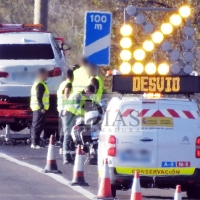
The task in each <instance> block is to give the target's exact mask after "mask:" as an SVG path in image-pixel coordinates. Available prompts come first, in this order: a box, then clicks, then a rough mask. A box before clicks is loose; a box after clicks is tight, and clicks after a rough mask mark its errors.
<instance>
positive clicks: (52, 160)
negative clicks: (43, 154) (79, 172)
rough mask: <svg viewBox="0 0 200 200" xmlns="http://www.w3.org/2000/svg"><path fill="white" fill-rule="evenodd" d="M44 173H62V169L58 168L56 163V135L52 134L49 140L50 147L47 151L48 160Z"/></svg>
mask: <svg viewBox="0 0 200 200" xmlns="http://www.w3.org/2000/svg"><path fill="white" fill-rule="evenodd" d="M43 172H44V173H56V174H62V172H61V171H60V170H58V167H57V163H56V155H55V137H54V135H51V137H50V140H49V147H48V152H47V162H46V166H45V168H44V170H43Z"/></svg>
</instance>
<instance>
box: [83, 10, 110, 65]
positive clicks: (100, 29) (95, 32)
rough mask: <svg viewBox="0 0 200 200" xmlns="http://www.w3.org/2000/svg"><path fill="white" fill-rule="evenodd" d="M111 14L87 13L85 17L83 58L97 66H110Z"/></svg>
mask: <svg viewBox="0 0 200 200" xmlns="http://www.w3.org/2000/svg"><path fill="white" fill-rule="evenodd" d="M111 25H112V14H111V13H109V12H87V13H86V15H85V38H84V50H83V53H84V56H86V57H87V58H88V61H89V62H91V63H93V64H96V65H99V66H108V65H110V45H111Z"/></svg>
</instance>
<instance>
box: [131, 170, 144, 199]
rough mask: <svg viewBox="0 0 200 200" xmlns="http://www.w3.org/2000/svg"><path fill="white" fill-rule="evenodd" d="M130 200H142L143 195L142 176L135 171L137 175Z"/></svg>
mask: <svg viewBox="0 0 200 200" xmlns="http://www.w3.org/2000/svg"><path fill="white" fill-rule="evenodd" d="M130 200H142V193H141V188H140V175H139V173H138V172H137V171H135V175H134V179H133V186H132V192H131V199H130Z"/></svg>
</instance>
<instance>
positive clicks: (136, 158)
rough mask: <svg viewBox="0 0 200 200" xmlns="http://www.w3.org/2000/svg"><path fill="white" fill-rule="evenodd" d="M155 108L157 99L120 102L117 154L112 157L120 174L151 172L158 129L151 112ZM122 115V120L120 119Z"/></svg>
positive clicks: (149, 173) (154, 164)
mask: <svg viewBox="0 0 200 200" xmlns="http://www.w3.org/2000/svg"><path fill="white" fill-rule="evenodd" d="M157 110H158V102H157V100H144V101H141V100H138V101H130V102H123V103H122V105H121V108H120V113H121V116H122V118H121V120H120V122H119V123H118V129H119V131H118V132H116V133H115V136H116V139H117V145H116V147H117V149H116V152H117V158H115V159H113V162H114V165H115V166H117V167H116V171H117V173H119V174H133V173H134V171H135V170H137V171H139V172H140V174H142V175H150V176H151V175H153V174H154V173H155V170H156V167H157V129H155V128H154V126H155V124H154V121H153V118H152V115H153V114H154V113H155V112H156V111H157ZM122 119H123V121H122Z"/></svg>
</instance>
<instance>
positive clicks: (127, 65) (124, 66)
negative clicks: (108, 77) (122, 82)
mask: <svg viewBox="0 0 200 200" xmlns="http://www.w3.org/2000/svg"><path fill="white" fill-rule="evenodd" d="M119 69H120V71H121V73H122V74H128V73H129V72H130V71H131V65H130V63H128V62H123V63H122V64H121V65H120V67H119Z"/></svg>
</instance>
